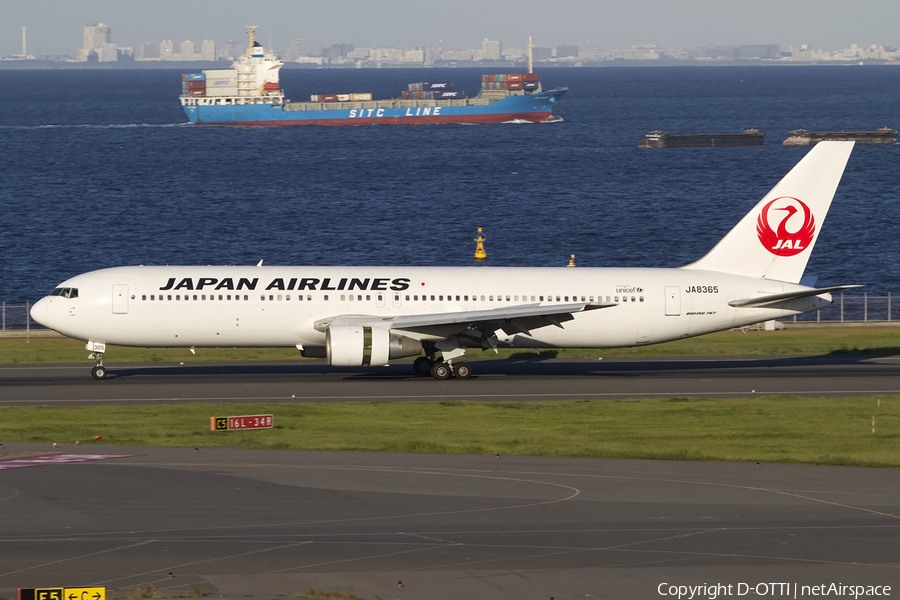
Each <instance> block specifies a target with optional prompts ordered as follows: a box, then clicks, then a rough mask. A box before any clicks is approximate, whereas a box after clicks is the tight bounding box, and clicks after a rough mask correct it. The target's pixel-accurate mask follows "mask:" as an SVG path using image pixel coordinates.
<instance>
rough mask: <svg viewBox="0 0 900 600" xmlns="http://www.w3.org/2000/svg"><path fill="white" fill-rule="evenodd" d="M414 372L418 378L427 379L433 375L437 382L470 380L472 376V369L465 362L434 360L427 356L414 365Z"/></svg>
mask: <svg viewBox="0 0 900 600" xmlns="http://www.w3.org/2000/svg"><path fill="white" fill-rule="evenodd" d="M413 370H414V371H415V372H416V377H427V376H428V375H431V376H432V377H434V378H435V379H437V380H443V379H450V378H451V377H456V378H457V379H468V378H469V377H471V376H472V369H471V368H470V367H469V363H467V362H465V361H459V362H447V361H444V360H443V359H437V360H434V361H433V360H432V359H430V358H428V357H427V356H420V357H419V358H417V359H416V361H415V362H414V363H413Z"/></svg>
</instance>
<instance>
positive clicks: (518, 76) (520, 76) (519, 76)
mask: <svg viewBox="0 0 900 600" xmlns="http://www.w3.org/2000/svg"><path fill="white" fill-rule="evenodd" d="M524 77H525V74H524V73H509V74H507V75H506V81H524Z"/></svg>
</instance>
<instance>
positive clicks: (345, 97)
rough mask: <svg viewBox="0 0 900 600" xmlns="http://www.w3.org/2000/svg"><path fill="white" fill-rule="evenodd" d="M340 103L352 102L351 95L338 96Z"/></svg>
mask: <svg viewBox="0 0 900 600" xmlns="http://www.w3.org/2000/svg"><path fill="white" fill-rule="evenodd" d="M337 99H338V102H350V94H338V95H337Z"/></svg>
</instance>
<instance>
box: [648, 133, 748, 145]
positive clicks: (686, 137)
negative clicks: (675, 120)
mask: <svg viewBox="0 0 900 600" xmlns="http://www.w3.org/2000/svg"><path fill="white" fill-rule="evenodd" d="M762 145H763V132H761V131H760V130H758V129H745V130H744V132H743V133H686V134H674V135H673V134H668V133H663V132H662V131H651V132H650V133H648V134H646V135H645V136H644V137H642V138H641V139H640V141H638V148H736V147H740V146H762Z"/></svg>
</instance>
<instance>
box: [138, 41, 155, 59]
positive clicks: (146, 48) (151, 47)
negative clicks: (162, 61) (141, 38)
mask: <svg viewBox="0 0 900 600" xmlns="http://www.w3.org/2000/svg"><path fill="white" fill-rule="evenodd" d="M138 60H159V44H153V43H150V42H144V43H143V44H141V46H140V50H139V55H138Z"/></svg>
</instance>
